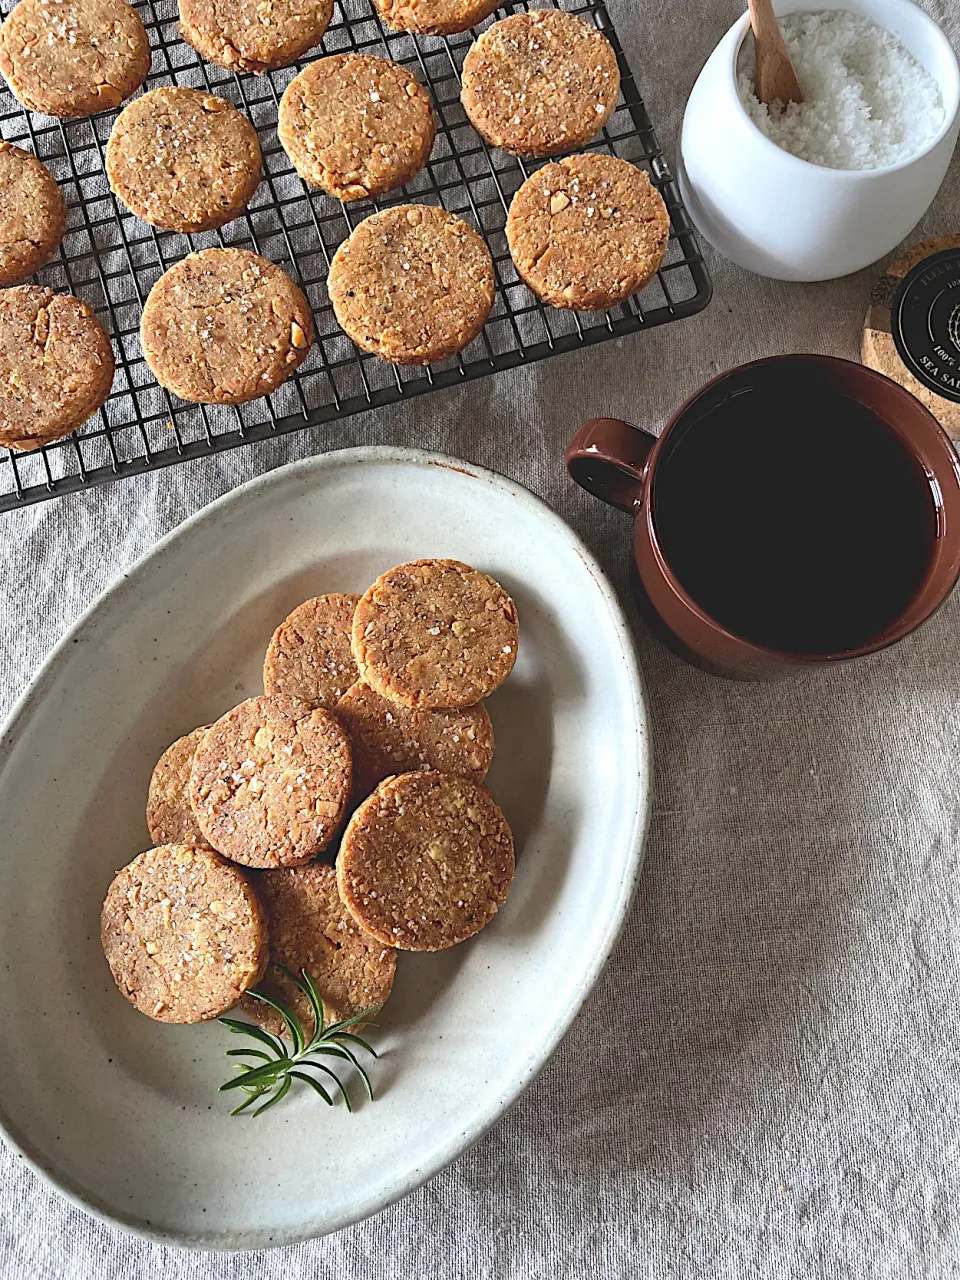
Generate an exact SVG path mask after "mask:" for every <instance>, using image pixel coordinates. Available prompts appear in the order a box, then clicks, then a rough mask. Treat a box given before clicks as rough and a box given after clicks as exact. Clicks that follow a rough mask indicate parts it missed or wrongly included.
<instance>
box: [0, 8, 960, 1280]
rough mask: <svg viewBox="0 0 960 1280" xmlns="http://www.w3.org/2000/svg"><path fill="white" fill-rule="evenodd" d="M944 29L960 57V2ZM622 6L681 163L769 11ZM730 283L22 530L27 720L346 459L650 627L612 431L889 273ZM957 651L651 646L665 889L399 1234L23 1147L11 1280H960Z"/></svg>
mask: <svg viewBox="0 0 960 1280" xmlns="http://www.w3.org/2000/svg"><path fill="white" fill-rule="evenodd" d="M925 4H926V7H927V8H928V9H929V11H930V12H931V13H932V14H933V15H934V16H935V17H936V18H937V19H938V20H939V21H940V22H941V23H942V24H943V25H944V26H945V28H946V29H947V30H948V32H949V33H950V35H951V37H952V39H953V41H954V43H955V45H956V44H958V43H960V11H958V8H957V5H956V2H955V0H925ZM611 10H612V12H613V16H614V19H615V21H616V23H617V25H618V27H619V31H620V34H621V37H622V39H623V42H624V45H625V47H626V49H627V53H628V55H629V57H630V59H631V61H632V63H633V66H634V67H635V68H636V70H637V76H638V81H639V84H640V87H641V90H642V92H643V94H644V96H645V98H646V100H647V102H648V104H649V107H650V110H651V113H652V115H653V117H654V119H655V121H656V122H657V124H658V128H659V132H660V136H661V140H662V142H663V144H664V146H665V149H666V151H667V155H668V157H669V158H670V160H671V163H672V162H673V160H674V158H675V148H676V141H677V135H678V130H679V124H680V116H681V111H682V107H683V103H684V101H685V98H686V95H687V93H688V91H689V89H690V87H691V85H692V84H693V81H694V78H695V77H696V74H697V72H698V70H699V68H700V66H701V65H702V63H703V61H704V59H705V58H706V57H707V55H708V53H709V52H710V50H711V49H712V47H713V45H714V44H715V43H716V41H717V40H718V39H719V37H720V36H721V34H722V33H723V31H724V30H725V29H726V27H727V26H728V25H729V23H730V22H731V21H732V20H733V19H734V18H735V17H736V15H737V13H738V10H739V6H738V4H737V0H706V2H705V3H701V4H697V5H688V4H677V3H675V2H674V0H611ZM958 197H960V167H958V165H957V164H955V165H954V167H953V170H952V172H951V175H950V177H949V179H948V181H947V184H946V185H945V187H944V189H943V191H942V192H941V194H940V197H939V199H938V200H937V202H936V204H935V205H934V207H933V209H932V210H931V211H930V214H929V216H928V218H927V220H926V223H925V226H924V230H925V231H926V232H927V233H928V234H932V233H934V232H942V231H947V230H954V231H956V230H960V204H958ZM912 238H916V237H912ZM708 257H709V261H710V266H711V269H712V271H713V273H714V279H715V282H716V297H715V300H714V302H713V304H712V306H711V307H710V308H709V309H708V310H707V311H706V312H705V313H703V314H702V315H701V316H699V317H697V318H695V319H693V320H691V321H688V322H684V323H681V324H676V325H670V326H667V327H665V328H662V329H658V330H655V331H652V332H650V333H646V334H639V335H636V336H634V337H631V338H629V339H625V340H622V341H619V342H616V343H611V344H608V345H605V346H602V347H599V348H595V349H593V350H590V351H588V352H585V353H583V354H582V355H580V354H578V355H571V356H564V357H561V358H559V359H556V360H552V361H549V362H546V363H542V364H539V365H536V366H534V367H532V368H529V369H526V370H520V371H517V372H516V373H512V374H510V375H506V376H502V377H499V378H491V379H487V380H484V381H481V382H476V383H473V384H472V385H470V386H468V387H465V388H463V389H462V390H457V391H453V392H445V393H441V394H438V395H433V396H430V397H427V398H425V399H422V400H420V401H419V402H418V403H413V404H410V405H408V406H404V407H403V408H392V409H387V410H384V411H383V412H377V413H371V414H367V415H366V416H364V417H358V418H353V419H352V420H348V421H346V422H343V423H341V424H339V425H336V426H334V427H332V428H324V429H321V430H318V431H315V432H311V433H305V434H302V435H299V436H295V437H294V436H292V437H288V438H287V439H286V440H283V441H279V442H277V443H274V444H270V445H266V446H252V447H250V448H247V449H244V450H240V451H238V452H233V453H229V454H227V455H225V456H223V457H220V458H211V459H208V460H204V461H201V462H197V463H191V464H188V465H185V466H181V467H178V468H174V469H171V470H167V471H163V472H160V473H159V474H156V475H153V476H148V477H145V478H143V479H140V480H137V481H135V482H133V483H127V484H125V485H114V486H110V487H107V488H103V489H100V490H99V491H96V492H92V493H89V494H86V495H83V496H80V497H74V498H70V499H67V500H65V501H62V502H59V503H46V504H43V505H41V506H38V507H35V508H32V509H30V510H27V511H23V512H21V513H17V514H14V515H7V516H2V517H0V557H2V573H0V583H2V588H0V589H2V593H3V605H2V609H0V615H2V617H0V662H2V676H3V679H2V683H0V700H2V704H3V710H4V711H5V710H6V709H7V708H8V707H9V706H10V704H11V703H12V702H13V700H14V698H15V697H16V695H17V693H18V692H19V691H20V688H21V687H22V685H23V684H24V682H25V681H26V680H27V678H28V676H29V675H30V673H31V671H32V670H33V668H34V667H35V666H36V665H37V663H38V662H39V661H40V660H41V659H42V658H43V657H44V655H45V654H46V653H47V651H48V650H49V648H50V646H51V645H52V644H53V643H54V641H55V640H56V639H57V638H58V637H59V636H60V635H61V634H62V632H63V631H64V629H65V628H66V627H67V626H68V625H69V624H70V623H71V622H72V621H73V619H74V618H75V617H76V616H77V614H78V613H79V612H80V610H81V609H83V608H84V607H85V606H86V605H87V604H89V603H90V602H91V601H92V600H94V599H95V598H96V596H97V595H98V594H99V593H100V591H101V590H102V589H103V588H104V587H105V586H106V585H107V584H108V583H109V582H110V581H111V580H112V579H114V578H115V577H116V576H117V575H118V574H119V573H121V572H122V571H123V570H124V568H125V567H126V566H128V565H129V564H131V563H132V561H133V560H134V559H135V558H136V557H137V556H139V555H140V554H141V553H142V552H144V551H146V550H147V549H148V548H149V547H150V546H151V545H152V544H153V543H154V542H155V541H156V539H157V538H158V537H159V536H160V535H162V534H165V533H166V532H167V531H168V530H170V529H172V528H174V526H176V525H177V524H178V523H179V522H180V521H181V520H183V519H184V518H185V517H186V516H188V515H190V514H191V513H192V512H194V511H197V510H199V508H200V507H202V506H203V505H204V504H205V503H207V502H209V501H210V500H211V499H213V498H215V497H218V496H219V495H220V494H222V493H225V492H226V491H227V490H228V489H230V488H232V487H233V486H234V485H237V484H239V483H240V482H242V481H244V480H246V479H248V478H249V477H251V476H255V475H259V474H261V473H262V472H264V471H266V470H268V469H270V468H271V467H276V466H279V465H281V464H282V463H284V462H286V461H287V460H289V459H292V458H299V457H302V456H304V454H307V453H310V452H315V451H320V450H323V449H337V448H342V447H344V446H347V445H355V444H374V443H403V444H411V445H421V446H425V447H427V448H431V449H440V450H444V451H446V452H448V453H451V454H457V455H460V456H462V457H464V458H467V459H470V460H471V461H473V462H477V463H481V464H483V465H484V466H487V467H491V468H493V469H494V470H497V471H501V472H504V473H505V474H507V475H509V476H512V477H514V478H515V479H516V480H519V481H521V482H522V483H523V484H525V485H527V486H529V487H530V488H531V489H533V490H534V491H535V492H537V493H539V494H541V495H542V496H543V497H545V498H546V499H547V500H548V501H549V502H550V503H552V504H553V505H554V506H555V507H556V508H557V509H558V510H559V511H560V512H562V514H563V515H564V516H565V517H566V518H567V519H568V520H569V521H570V522H571V524H572V525H573V526H574V527H575V528H576V529H577V530H578V532H579V533H580V534H582V536H583V537H584V538H585V539H586V541H587V542H588V543H589V544H590V546H591V547H592V548H593V549H594V550H595V551H596V552H597V554H598V555H599V556H600V558H601V560H602V561H603V563H604V565H605V566H606V568H607V570H608V572H609V573H610V574H611V576H612V578H613V579H614V581H615V583H616V584H617V586H618V588H619V590H620V592H621V597H622V599H623V600H624V602H625V604H626V605H627V607H628V609H632V606H631V604H630V601H629V589H628V576H627V566H628V545H629V541H628V540H629V534H630V528H629V521H628V520H627V518H626V517H625V516H621V515H619V514H617V513H616V512H613V511H611V510H608V509H606V508H604V507H602V506H601V505H600V504H599V503H596V502H594V501H592V500H590V499H589V498H587V497H586V496H585V495H584V494H582V493H581V492H580V491H579V490H578V489H576V488H575V487H574V486H573V484H572V483H571V482H570V481H568V480H567V478H566V476H565V474H564V471H563V466H562V457H563V448H564V445H565V443H566V441H567V439H568V437H569V435H570V434H571V432H572V431H573V429H574V427H575V426H576V425H577V423H578V422H579V420H580V419H581V418H585V417H590V416H593V415H595V414H600V413H603V414H608V415H618V416H619V415H622V416H624V417H627V418H632V419H633V420H635V421H637V422H639V423H641V424H643V425H645V426H648V427H652V428H654V429H659V427H660V426H661V424H662V423H663V422H664V421H665V420H666V418H667V417H668V416H669V414H670V413H671V411H672V409H673V408H674V407H675V406H676V405H677V404H678V403H679V402H680V401H681V400H682V399H683V398H684V397H685V396H687V395H688V394H689V393H690V392H691V391H693V390H694V389H695V388H696V387H697V386H698V385H699V384H700V383H701V382H703V381H704V380H705V379H706V378H708V377H710V376H711V375H712V374H714V373H716V372H718V371H719V370H722V369H725V368H727V367H728V366H730V365H734V364H738V363H740V362H741V361H744V360H750V359H753V358H755V357H757V356H763V355H768V354H771V353H774V352H786V351H824V352H833V353H836V354H840V355H845V356H849V357H852V358H856V355H857V350H858V337H859V331H860V326H861V322H862V319H863V314H864V310H865V307H866V303H867V297H868V293H869V289H870V283H871V280H872V276H873V273H872V272H869V271H868V272H864V273H861V274H860V275H858V276H853V277H851V278H849V279H847V280H842V281H838V282H835V283H832V284H823V285H806V286H798V285H785V284H778V283H775V282H772V281H768V280H759V279H755V278H753V277H750V276H748V275H746V274H745V273H744V272H742V271H740V270H738V269H736V268H733V267H731V266H729V265H727V264H725V263H724V262H722V261H720V260H718V259H717V257H716V255H714V254H712V253H709V254H708ZM631 616H632V615H631ZM958 625H960V596H958V597H954V599H953V601H952V602H951V603H949V604H948V605H947V607H946V608H944V609H943V610H942V612H941V613H940V614H939V616H938V617H937V618H936V619H935V620H934V621H933V622H932V623H931V624H930V625H929V626H928V627H927V628H926V629H925V630H924V631H923V633H922V635H920V636H917V637H914V638H912V639H910V640H908V641H906V642H905V643H904V644H902V645H900V646H899V648H897V649H896V650H894V651H893V652H890V653H888V654H885V655H882V656H880V657H878V658H876V659H873V660H870V661H866V662H862V663H860V664H859V665H856V666H853V667H849V668H844V669H840V670H834V671H831V672H828V673H825V674H815V675H805V676H801V677H799V678H797V679H794V680H793V681H792V682H789V683H781V684H778V685H772V686H763V685H760V686H757V685H738V684H733V683H726V682H723V681H720V680H717V679H714V678H712V677H710V676H707V675H703V674H701V673H700V672H698V671H695V670H693V669H691V668H690V667H687V666H685V665H683V664H681V663H680V662H679V660H677V659H676V658H674V657H673V656H672V655H670V654H669V653H667V652H665V651H664V650H663V649H662V648H660V647H659V645H658V644H657V643H656V642H655V641H654V640H652V639H651V638H650V637H649V636H648V634H647V633H646V632H645V630H644V629H643V627H642V625H641V624H639V623H638V622H637V623H636V631H637V641H638V645H639V650H640V656H641V661H642V664H643V668H644V671H645V674H646V680H647V685H648V688H649V692H650V701H651V705H652V713H653V728H654V738H655V746H656V775H657V782H656V796H655V807H654V818H653V824H652V829H651V833H650V839H649V844H648V847H647V858H646V870H645V873H644V877H643V881H642V884H641V888H640V892H639V895H638V897H637V901H636V905H635V907H634V910H633V912H632V914H631V916H630V919H629V923H628V925H627V927H626V930H625V932H624V934H623V937H622V939H621V941H620V944H619V945H618V947H617V949H616V951H615V953H614V956H613V958H612V960H611V962H610V964H609V965H608V967H607V969H606V972H605V973H604V975H603V977H602V978H601V980H600V982H599V984H598V986H597V988H596V991H595V992H594V994H593V996H592V997H591V998H590V1000H589V1001H588V1003H587V1005H586V1008H585V1009H584V1012H583V1014H582V1016H581V1017H580V1019H579V1020H578V1022H577V1023H576V1025H575V1027H574V1028H573V1030H572V1031H571V1033H570V1034H569V1035H568V1037H567V1039H566V1041H565V1042H564V1044H563V1045H562V1046H561V1048H560V1050H559V1052H558V1053H557V1054H556V1056H555V1057H554V1059H553V1060H552V1061H551V1062H550V1064H549V1065H548V1066H547V1068H546V1070H545V1071H544V1072H543V1074H542V1076H541V1077H540V1079H539V1080H538V1081H537V1082H536V1083H535V1084H534V1085H533V1087H532V1088H531V1089H530V1090H529V1091H528V1092H527V1093H526V1095H525V1096H524V1097H523V1098H522V1099H521V1100H520V1102H519V1103H518V1104H517V1106H516V1107H514V1109H513V1110H512V1111H511V1112H510V1114H509V1115H507V1116H506V1117H505V1118H504V1119H503V1120H502V1121H501V1122H500V1123H499V1124H497V1125H496V1126H495V1127H494V1129H493V1130H492V1131H491V1132H490V1133H489V1134H488V1135H487V1136H486V1137H485V1138H484V1139H483V1140H482V1141H481V1142H480V1143H479V1144H478V1146H477V1147H476V1148H475V1149H474V1150H472V1151H471V1152H469V1153H468V1154H467V1155H465V1156H464V1157H463V1158H462V1159H460V1160H459V1161H458V1162H457V1163H456V1164H455V1165H454V1166H453V1167H452V1168H450V1169H448V1170H447V1171H446V1172H445V1173H442V1174H441V1175H440V1176H439V1177H438V1178H436V1179H435V1180H434V1181H433V1182H432V1183H430V1184H429V1185H428V1186H426V1187H424V1188H423V1189H422V1190H420V1191H418V1192H416V1193H415V1194H413V1195H411V1196H410V1197H408V1198H407V1199H406V1200H404V1201H402V1202H401V1203H400V1204H398V1205H396V1206H395V1207H394V1208H392V1209H389V1210H387V1211H386V1212H384V1213H382V1214H381V1215H380V1216H379V1217H377V1218H375V1219H374V1220H372V1221H369V1222H365V1223H361V1224H360V1225H358V1226H356V1227H353V1228H352V1229H350V1230H347V1231H344V1232H341V1233H340V1234H339V1235H337V1236H334V1237H331V1238H328V1239H326V1240H321V1241H318V1242H316V1243H312V1244H307V1245H304V1246H301V1247H296V1248H291V1249H285V1250H280V1251H275V1252H270V1253H264V1254H258V1255H228V1254H219V1255H217V1254H213V1255H209V1254H208V1255H201V1254H191V1253H187V1252H182V1251H177V1250H168V1249H162V1248H157V1247H153V1246H151V1245H148V1244H144V1243H141V1242H140V1241H138V1240H135V1239H133V1238H130V1237H127V1236H124V1235H122V1234H121V1233H119V1232H115V1231H112V1230H110V1229H109V1228H107V1227H104V1226H101V1225H100V1224H99V1223H97V1222H94V1221H92V1220H91V1219H89V1218H86V1217H85V1216H84V1215H83V1214H81V1213H79V1212H78V1211H76V1210H75V1209H73V1208H71V1207H69V1206H68V1205H67V1204H65V1203H64V1202H62V1201H61V1200H60V1199H59V1198H58V1197H57V1196H56V1195H54V1194H53V1192H51V1191H49V1190H48V1189H47V1188H46V1187H45V1186H44V1185H42V1184H41V1182H40V1181H39V1180H38V1179H37V1178H36V1177H35V1176H34V1174H33V1173H31V1172H30V1171H29V1170H28V1169H27V1168H26V1167H25V1166H24V1164H23V1162H22V1161H21V1160H20V1159H18V1158H17V1157H16V1156H15V1155H13V1154H12V1153H10V1152H8V1151H6V1150H5V1149H0V1276H2V1277H3V1280H38V1278H39V1277H43V1278H44V1280H48V1278H49V1280H53V1278H54V1277H56V1278H57V1280H79V1278H81V1277H83V1278H86V1277H103V1278H104V1280H140V1277H144V1276H154V1275H156V1276H159V1275H161V1274H162V1275H163V1277H164V1280H187V1278H188V1277H189V1278H190V1280H214V1277H217V1278H220V1277H224V1278H226V1277H229V1278H230V1280H254V1277H255V1278H256V1280H307V1277H309V1278H311V1280H313V1278H314V1277H324V1278H326V1277H331V1278H333V1277H335V1278H336V1280H360V1278H361V1277H362V1278H363V1280H419V1278H420V1277H424V1278H429V1280H454V1278H458V1280H459V1278H460V1277H464V1278H466V1277H470V1278H473V1277H477V1278H479V1277H484V1278H487V1277H489V1278H490V1280H540V1278H541V1277H543V1278H544V1280H547V1278H549V1280H561V1278H563V1280H566V1278H567V1277H570V1278H571V1280H587V1278H589V1277H595V1276H597V1277H599V1276H604V1277H630V1278H631V1280H633V1278H635V1277H636V1278H639V1277H650V1278H654V1277H656V1278H657V1280H660V1278H661V1277H675V1276H676V1277H688V1276H689V1277H693V1276H701V1275H703V1276H710V1277H724V1278H726V1277H729V1278H730V1280H746V1278H747V1277H752V1276H762V1277H768V1276H769V1277H775V1278H776V1280H791V1278H792V1277H798V1278H799V1277H803V1278H804V1280H807V1278H808V1277H811V1276H817V1277H819V1276H823V1277H829V1278H830V1280H839V1278H840V1277H871V1278H874V1277H876V1278H877V1280H879V1278H881V1277H883V1278H887V1277H889V1280H906V1278H907V1277H920V1276H923V1277H931V1278H937V1280H939V1278H941V1277H947V1276H952V1275H960V1134H958V1111H960V1010H958V988H960V923H958V908H960V649H958V642H957V629H958ZM37 856H38V857H42V856H43V851H42V850H37ZM597 856H598V857H602V856H603V850H598V851H597ZM15 1032H16V1028H15V1027H6V1028H4V1030H3V1032H2V1035H8V1034H15ZM2 1087H3V1084H2V1054H0V1089H2Z"/></svg>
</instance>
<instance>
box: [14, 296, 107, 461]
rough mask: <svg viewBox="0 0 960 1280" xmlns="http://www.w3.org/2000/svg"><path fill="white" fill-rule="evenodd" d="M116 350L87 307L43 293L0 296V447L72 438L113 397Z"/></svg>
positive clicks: (24, 446)
mask: <svg viewBox="0 0 960 1280" xmlns="http://www.w3.org/2000/svg"><path fill="white" fill-rule="evenodd" d="M113 369H114V361H113V348H112V347H111V346H110V339H109V338H108V337H107V335H106V334H105V333H104V331H103V329H102V327H101V325H100V321H99V320H98V319H97V317H96V316H95V315H94V314H93V312H92V311H91V310H90V308H89V307H88V306H87V304H86V303H85V302H81V301H80V299H79V298H74V297H72V296H71V295H70V294H68V293H54V292H53V290H52V289H45V288H43V287H42V286H41V285H36V284H21V285H17V286H16V287H15V288H13V289H2V290H0V445H5V446H6V447H7V448H8V449H36V448H37V447H38V446H40V445H42V444H50V443H51V442H52V441H53V440H59V439H60V437H61V436H66V435H69V434H70V432H71V431H74V430H76V428H77V427H79V426H80V425H81V424H82V423H83V422H85V421H86V420H87V418H89V417H90V415H91V414H93V413H96V411H97V410H98V409H99V408H100V406H101V405H102V404H103V403H104V401H105V400H106V398H107V396H108V395H109V394H110V386H111V384H112V382H113Z"/></svg>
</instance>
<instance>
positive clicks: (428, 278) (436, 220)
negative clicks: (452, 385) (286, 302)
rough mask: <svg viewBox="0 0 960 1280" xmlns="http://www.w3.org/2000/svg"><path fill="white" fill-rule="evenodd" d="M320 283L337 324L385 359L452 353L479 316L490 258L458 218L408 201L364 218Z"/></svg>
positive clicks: (489, 302)
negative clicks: (322, 284)
mask: <svg viewBox="0 0 960 1280" xmlns="http://www.w3.org/2000/svg"><path fill="white" fill-rule="evenodd" d="M327 290H328V292H329V294H330V301H331V302H332V303H333V310H334V314H335V315H336V317H337V321H338V322H339V324H340V326H341V328H343V329H344V330H345V331H346V333H347V334H348V335H349V336H350V337H351V338H352V339H353V340H354V342H355V343H356V344H357V346H358V347H362V348H363V350H364V351H372V352H373V354H374V355H378V356H380V358H381V359H383V360H388V361H389V362H390V363H391V364H431V363H432V362H433V361H435V360H445V359H446V358H447V357H448V356H452V355H455V354H456V353H457V352H458V351H460V350H462V348H463V347H465V346H467V344H468V343H470V342H472V341H473V339H474V338H475V337H476V336H477V334H478V333H479V332H480V330H481V329H482V328H483V326H484V324H485V323H486V319H487V316H488V315H489V314H490V308H491V307H492V306H493V299H494V276H493V260H492V259H491V257H490V251H489V249H488V248H487V246H486V245H485V244H484V243H483V240H482V239H481V238H480V236H478V235H477V233H476V231H474V230H473V228H472V227H470V226H468V225H467V223H466V222H464V221H463V219H462V218H457V217H455V216H454V215H453V214H452V213H447V212H446V210H445V209H438V208H436V207H435V206H434V205H425V204H407V205H398V206H396V207H395V208H392V209H384V210H383V212H381V213H375V214H373V215H371V217H369V218H365V219H364V220H363V222H361V223H359V224H358V225H357V226H356V227H355V228H354V230H353V232H352V234H351V235H350V236H349V237H348V238H347V239H346V240H344V242H343V244H342V245H341V246H340V248H339V249H338V250H337V252H336V253H335V254H334V258H333V262H332V263H331V265H330V272H329V275H328V277H327Z"/></svg>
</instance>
